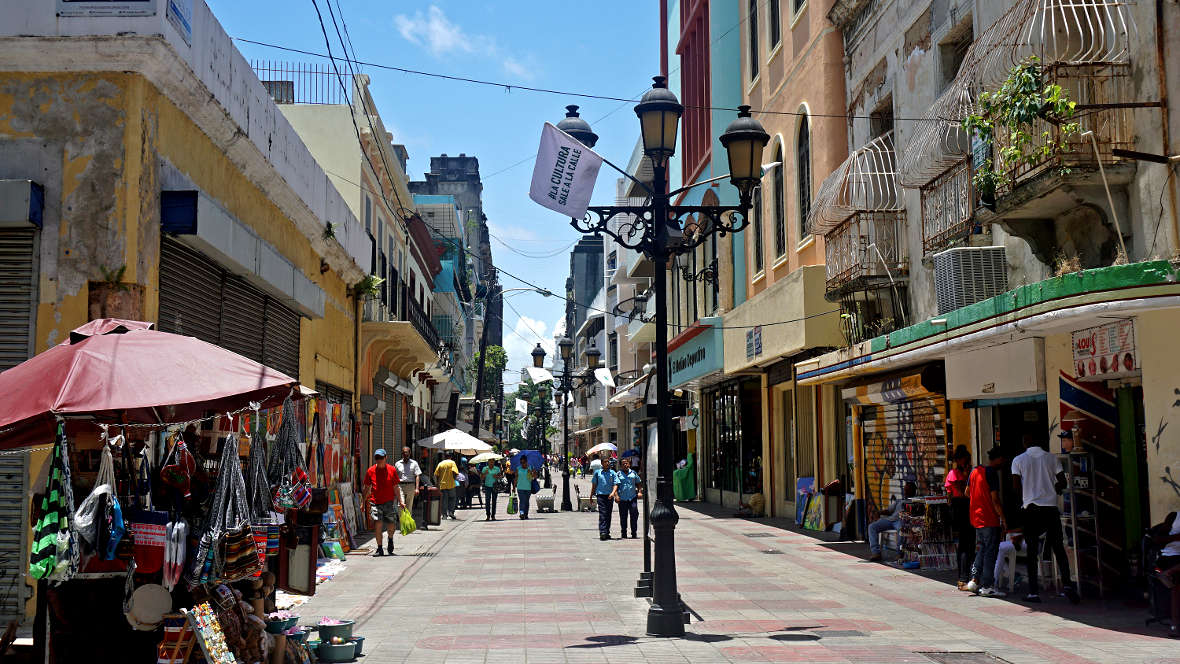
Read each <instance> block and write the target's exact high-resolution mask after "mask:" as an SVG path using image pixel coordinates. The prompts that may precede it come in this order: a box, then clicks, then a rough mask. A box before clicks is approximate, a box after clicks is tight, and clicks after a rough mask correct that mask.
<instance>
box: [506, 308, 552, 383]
mask: <svg viewBox="0 0 1180 664" xmlns="http://www.w3.org/2000/svg"><path fill="white" fill-rule="evenodd" d="M537 335H540V336H541V338H540V339H538V338H537ZM537 342H540V343H541V348H544V349H545V353H546V354H547V355H546V358H545V359H546V360H552V359H553V357H554V356H553V353H554V351H555V349H556V346H554V344H553V335H552V334H551V333H550V332H549V326H548V325H546V324H545V322H544V321H540V320H537V319H535V318H529V317H528V316H521V317H520V318H517V319H516V324H515V325H513V327H512V330H504V350H505V352H507V353H508V367H507V368H508V369H510V370H512V371H517V372H519V371H520V370H521V369H523V368H525V367H527V366H532V364H533V357H532V355H531V354H530V353H532V352H533V348H536V346H537ZM504 379H505V381H506V382H508V381H515V380H519V379H520V374H519V373H517V374H516V375H511V374H505V375H504Z"/></svg>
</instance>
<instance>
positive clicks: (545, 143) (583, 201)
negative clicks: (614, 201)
mask: <svg viewBox="0 0 1180 664" xmlns="http://www.w3.org/2000/svg"><path fill="white" fill-rule="evenodd" d="M601 166H602V157H600V156H598V155H597V154H595V152H594V151H593V150H591V149H590V148H588V147H586V146H585V145H582V144H581V143H580V142H579V141H578V139H576V138H574V137H573V136H570V135H569V134H567V133H565V132H564V131H562V130H560V129H558V128H557V127H555V126H553V125H552V124H550V123H548V122H546V123H545V128H544V129H542V130H541V147H540V148H539V149H538V150H537V163H536V164H535V165H533V183H532V186H531V187H530V188H529V198H531V199H533V200H534V201H536V202H537V203H539V204H540V205H543V206H544V207H547V208H549V209H550V210H553V211H554V212H560V213H561V214H563V215H565V216H567V217H571V218H573V219H581V218H582V217H584V216H585V215H586V208H587V207H588V206H589V205H590V195H591V194H593V193H594V182H595V180H597V179H598V169H599V168H600V167H601Z"/></svg>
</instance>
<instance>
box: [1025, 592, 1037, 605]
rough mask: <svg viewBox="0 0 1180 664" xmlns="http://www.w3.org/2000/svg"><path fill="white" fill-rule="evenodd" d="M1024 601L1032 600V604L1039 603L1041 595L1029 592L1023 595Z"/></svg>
mask: <svg viewBox="0 0 1180 664" xmlns="http://www.w3.org/2000/svg"><path fill="white" fill-rule="evenodd" d="M1024 601H1026V602H1032V603H1033V604H1040V603H1041V596H1040V595H1038V594H1037V593H1029V594H1027V595H1025V596H1024Z"/></svg>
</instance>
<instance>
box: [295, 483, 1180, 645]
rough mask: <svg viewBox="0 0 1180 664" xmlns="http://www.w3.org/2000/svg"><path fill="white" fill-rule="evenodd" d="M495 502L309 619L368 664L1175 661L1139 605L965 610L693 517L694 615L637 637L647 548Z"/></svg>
mask: <svg viewBox="0 0 1180 664" xmlns="http://www.w3.org/2000/svg"><path fill="white" fill-rule="evenodd" d="M583 488H584V489H585V487H583ZM503 504H504V501H503V500H501V515H500V518H501V519H503V520H500V521H496V522H485V521H484V520H483V511H482V509H479V508H478V507H477V508H476V509H472V510H467V511H460V512H459V514H460V518H459V520H458V521H445V522H444V523H443V526H442V527H441V528H439V529H432V530H431V531H429V532H426V533H415V534H412V535H410V536H408V537H404V538H403V537H399V538H398V542H397V548H398V556H397V557H394V558H372V557H368V556H364V555H351V556H349V559H348V569H346V570H345V571H344V572H342V573H341V574H339V575H338V576H337V577H336V578H335V579H333V580H332V581H331V582H330V583H328V584H327V585H324V586H322V587H321V589H320V595H318V596H317V597H315V598H312V599H311V601H309V602H308V603H307V604H306V605H304V606H302V607H300V609H299V611H300V613H301V614H302V615H303V617H304V621H306V622H313V621H315V620H317V619H318V618H319V617H320V616H333V617H349V618H354V619H356V620H357V623H358V625H357V630H356V631H357V633H358V634H361V635H363V636H365V637H366V640H365V657H363V658H362V659H361V660H360V661H361V662H363V663H364V664H385V663H387V662H403V661H405V662H444V661H445V662H447V663H448V664H449V663H452V662H514V663H519V662H564V661H568V662H636V661H647V662H845V663H848V662H856V663H862V662H866V663H867V662H881V663H886V662H914V663H916V664H917V663H920V664H930V663H931V662H936V661H939V662H942V661H947V662H950V661H955V662H964V663H965V662H985V661H991V662H994V661H996V660H993V659H991V658H985V657H982V656H978V655H976V656H967V655H962V656H959V657H954V656H951V657H947V656H946V655H944V654H942V653H981V652H987V653H990V654H991V655H994V656H995V657H998V658H1000V661H1007V662H1013V663H1018V662H1029V663H1032V662H1128V663H1134V662H1142V663H1145V664H1146V663H1150V664H1180V643H1177V642H1176V641H1173V640H1170V639H1167V638H1165V637H1164V634H1165V631H1164V629H1163V628H1161V627H1158V626H1155V627H1152V628H1144V627H1143V618H1144V617H1145V615H1144V612H1143V611H1142V610H1141V609H1135V610H1129V609H1127V608H1125V607H1124V606H1122V605H1121V604H1119V603H1117V602H1109V603H1102V602H1098V601H1096V600H1095V601H1087V602H1083V603H1082V604H1081V605H1079V606H1076V607H1074V606H1071V605H1069V604H1068V603H1065V601H1064V600H1054V599H1049V600H1048V601H1047V602H1046V603H1045V604H1043V605H1041V606H1040V607H1038V608H1037V609H1030V608H1028V607H1027V606H1024V605H1022V604H1020V603H1019V602H1015V601H1012V602H1010V601H1004V600H994V599H983V598H978V597H974V596H971V595H968V594H966V593H961V592H958V591H957V590H955V588H954V587H953V586H949V585H947V584H945V583H943V582H940V581H936V580H932V579H928V578H923V577H922V576H918V575H915V574H911V573H907V572H903V571H900V570H895V569H893V568H890V567H886V566H882V565H877V564H871V563H866V562H864V561H863V560H862V559H861V558H859V557H857V556H855V555H850V554H849V553H845V552H842V551H841V550H840V549H841V548H842V547H844V548H847V547H848V546H849V545H832V546H819V545H817V544H821V543H818V542H817V541H816V540H815V539H812V538H811V537H808V536H806V535H803V534H799V533H794V532H790V531H787V530H782V529H779V528H775V527H773V526H772V525H771V524H769V523H766V522H761V521H751V520H742V519H733V518H718V517H717V516H711V515H709V512H711V511H710V510H707V509H694V508H693V507H692V506H682V507H681V509H680V510H679V513H680V523H679V526H678V528H677V531H676V532H677V552H678V555H677V564H678V571H679V575H678V577H679V581H680V590H681V592H682V595H683V598H684V600H685V602H686V603H687V604H688V605H689V606H690V607H691V608H692V609H693V610H694V611H695V612H696V613H698V614H700V616H701V617H702V618H703V621H696V620H694V622H693V623H692V624H691V625H689V626H688V635H687V636H686V638H684V639H659V638H652V637H647V636H645V635H644V626H645V616H646V610H647V603H646V602H645V601H644V600H639V599H635V598H634V597H633V594H632V588H633V587H634V584H635V579H636V576H637V573H638V571H639V570H640V569H641V567H642V561H643V557H642V540H630V539H628V540H624V541H620V540H611V541H609V542H600V541H599V540H598V537H597V532H596V531H597V515H595V514H582V513H558V514H535V513H534V515H533V517H532V518H531V519H530V520H529V521H520V520H518V519H517V518H516V517H506V516H505V515H504V514H503ZM712 512H714V513H715V511H712ZM616 517H617V514H616ZM617 532H618V524H617V519H616V521H615V533H616V534H617ZM766 533H768V534H770V535H771V536H770V537H764V536H763V537H750V536H749V535H751V534H766ZM769 549H773V550H777V551H781V554H775V555H767V554H766V553H764V551H766V550H769ZM922 653H930V656H927V655H925V654H922Z"/></svg>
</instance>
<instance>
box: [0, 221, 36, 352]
mask: <svg viewBox="0 0 1180 664" xmlns="http://www.w3.org/2000/svg"><path fill="white" fill-rule="evenodd" d="M36 233H37V231H36V230H31V229H30V230H25V229H20V230H3V231H0V371H3V370H5V369H8V368H11V367H14V366H16V365H18V364H20V363H21V362H24V361H25V360H27V359H29V358H30V357H32V355H33V304H34V302H35V293H36V292H37V270H36V265H37V253H36V248H37V234H36Z"/></svg>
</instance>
